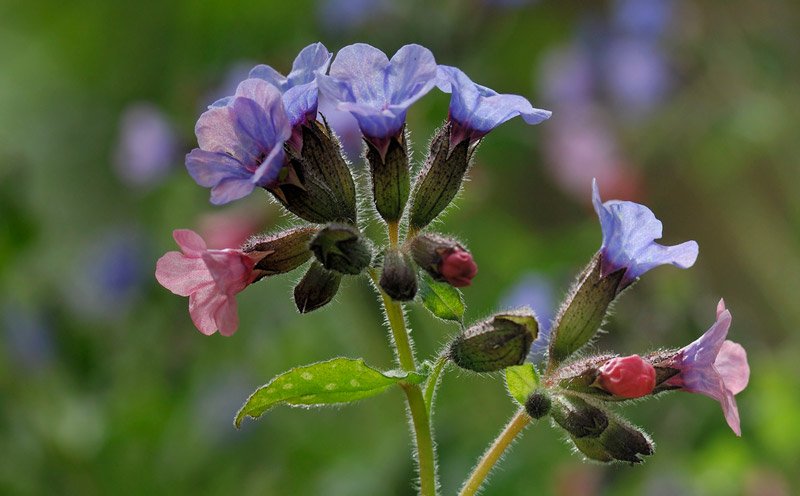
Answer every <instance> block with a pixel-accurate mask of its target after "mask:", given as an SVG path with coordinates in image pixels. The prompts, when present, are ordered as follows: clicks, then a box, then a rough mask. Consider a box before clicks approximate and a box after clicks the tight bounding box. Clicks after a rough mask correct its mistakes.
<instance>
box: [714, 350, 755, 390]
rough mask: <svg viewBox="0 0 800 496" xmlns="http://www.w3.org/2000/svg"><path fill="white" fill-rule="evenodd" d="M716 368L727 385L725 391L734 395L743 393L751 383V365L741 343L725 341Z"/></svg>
mask: <svg viewBox="0 0 800 496" xmlns="http://www.w3.org/2000/svg"><path fill="white" fill-rule="evenodd" d="M714 368H716V369H717V372H719V375H720V376H721V377H722V382H724V383H725V389H727V390H728V391H730V392H731V393H732V394H739V393H741V392H742V391H743V390H744V388H746V387H747V383H748V382H749V381H750V365H748V363H747V352H746V351H745V349H744V348H743V347H742V345H740V344H739V343H734V342H733V341H725V342H724V343H722V347H721V348H720V350H719V354H718V355H717V358H716V360H715V361H714Z"/></svg>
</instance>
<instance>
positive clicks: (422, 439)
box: [370, 270, 437, 496]
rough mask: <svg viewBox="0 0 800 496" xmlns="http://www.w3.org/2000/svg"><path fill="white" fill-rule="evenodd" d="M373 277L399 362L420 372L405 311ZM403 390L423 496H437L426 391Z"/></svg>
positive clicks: (408, 387)
mask: <svg viewBox="0 0 800 496" xmlns="http://www.w3.org/2000/svg"><path fill="white" fill-rule="evenodd" d="M370 276H371V277H372V280H373V282H374V283H375V289H376V291H378V293H379V294H380V295H381V300H382V302H383V308H384V310H385V311H386V319H387V320H388V321H389V328H390V329H391V331H392V337H393V340H394V345H395V350H396V351H397V361H398V362H399V363H400V367H402V368H403V370H406V371H409V372H417V363H416V361H415V359H414V352H413V350H412V348H411V340H410V337H409V335H408V329H407V328H406V320H405V315H403V307H402V306H401V305H400V304H399V303H397V302H396V301H393V300H392V299H391V298H390V297H389V296H388V295H386V293H384V292H383V291H382V290H381V288H380V285H379V284H378V278H377V273H376V272H375V271H374V270H371V271H370ZM402 388H403V392H404V393H405V394H406V400H407V402H408V410H409V412H410V414H411V424H412V429H413V431H414V441H415V443H416V447H417V449H416V451H415V456H416V458H417V468H418V470H419V484H420V487H419V492H420V495H422V496H435V495H436V488H437V481H436V456H435V453H434V450H433V434H432V433H431V422H430V416H429V415H428V409H427V407H426V404H425V398H424V397H423V395H422V389H421V388H420V387H419V386H418V385H416V384H403V385H402Z"/></svg>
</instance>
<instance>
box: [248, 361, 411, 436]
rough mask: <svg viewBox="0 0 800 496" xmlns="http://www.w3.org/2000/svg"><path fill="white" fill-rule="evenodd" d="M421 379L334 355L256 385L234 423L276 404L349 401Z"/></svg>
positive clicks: (407, 373)
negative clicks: (328, 358)
mask: <svg viewBox="0 0 800 496" xmlns="http://www.w3.org/2000/svg"><path fill="white" fill-rule="evenodd" d="M424 379H425V378H424V376H422V375H421V374H417V373H414V372H405V371H398V370H392V371H389V372H381V371H379V370H376V369H373V368H372V367H369V366H367V365H366V364H365V363H364V360H362V359H357V360H353V359H350V358H334V359H333V360H328V361H327V362H319V363H314V364H311V365H306V366H303V367H297V368H294V369H292V370H289V371H288V372H284V373H283V374H280V375H279V376H277V377H275V378H274V379H272V380H271V381H269V383H267V384H265V385H263V386H261V387H260V388H258V389H256V391H255V392H254V393H253V394H251V395H250V397H249V398H248V399H247V401H246V402H245V404H244V405H243V406H242V408H241V409H240V410H239V412H238V413H237V414H236V419H235V420H234V424H235V425H236V427H239V426H240V425H241V424H242V420H243V419H244V417H245V416H249V417H252V418H258V417H260V416H261V415H262V414H264V412H266V411H267V410H269V409H270V408H272V407H274V406H276V405H281V404H286V405H291V406H299V405H304V406H305V405H308V406H315V405H332V404H336V403H349V402H352V401H356V400H360V399H363V398H369V397H370V396H375V395H377V394H380V393H382V392H384V391H386V390H387V389H389V388H390V387H391V386H394V385H395V384H398V383H400V382H407V383H411V384H420V383H421V382H422V381H423V380H424Z"/></svg>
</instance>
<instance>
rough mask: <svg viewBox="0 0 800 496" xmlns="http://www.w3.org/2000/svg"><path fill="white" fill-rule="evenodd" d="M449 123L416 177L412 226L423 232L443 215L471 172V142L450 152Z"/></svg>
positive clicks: (434, 139)
mask: <svg viewBox="0 0 800 496" xmlns="http://www.w3.org/2000/svg"><path fill="white" fill-rule="evenodd" d="M450 128H451V125H450V123H449V122H448V123H447V124H445V125H444V126H443V127H442V128H441V129H439V131H437V132H436V135H435V136H434V137H433V140H431V146H430V151H429V152H428V157H427V159H426V160H425V166H424V167H423V168H422V170H421V171H420V173H419V176H417V179H416V181H415V183H414V191H413V193H412V195H411V210H410V214H409V226H410V228H411V229H413V230H420V229H422V228H424V227H425V226H427V225H428V224H430V223H431V222H432V221H433V220H434V219H436V217H438V216H439V214H441V213H442V212H443V211H444V209H445V208H447V206H448V205H450V202H452V201H453V198H455V197H456V195H457V194H458V191H459V189H461V184H462V183H463V181H464V174H466V172H467V169H468V168H469V158H470V153H469V140H463V141H461V142H460V143H459V144H458V145H456V146H455V147H454V148H453V149H452V150H450Z"/></svg>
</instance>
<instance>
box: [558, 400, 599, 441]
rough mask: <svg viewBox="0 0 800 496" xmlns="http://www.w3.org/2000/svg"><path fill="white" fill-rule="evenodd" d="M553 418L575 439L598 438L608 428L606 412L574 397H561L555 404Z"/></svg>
mask: <svg viewBox="0 0 800 496" xmlns="http://www.w3.org/2000/svg"><path fill="white" fill-rule="evenodd" d="M552 416H553V420H555V421H556V423H557V424H558V425H560V426H561V427H562V428H563V429H564V430H565V431H567V432H569V434H570V436H572V437H573V438H583V437H593V438H596V437H599V436H600V435H601V434H602V433H603V432H604V431H605V430H606V428H607V427H608V415H607V414H606V412H604V411H603V410H601V409H599V408H597V407H595V406H592V405H590V404H589V403H587V402H586V401H584V400H582V399H580V398H577V397H573V396H559V397H558V398H557V400H556V401H555V402H554V404H553V410H552Z"/></svg>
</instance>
